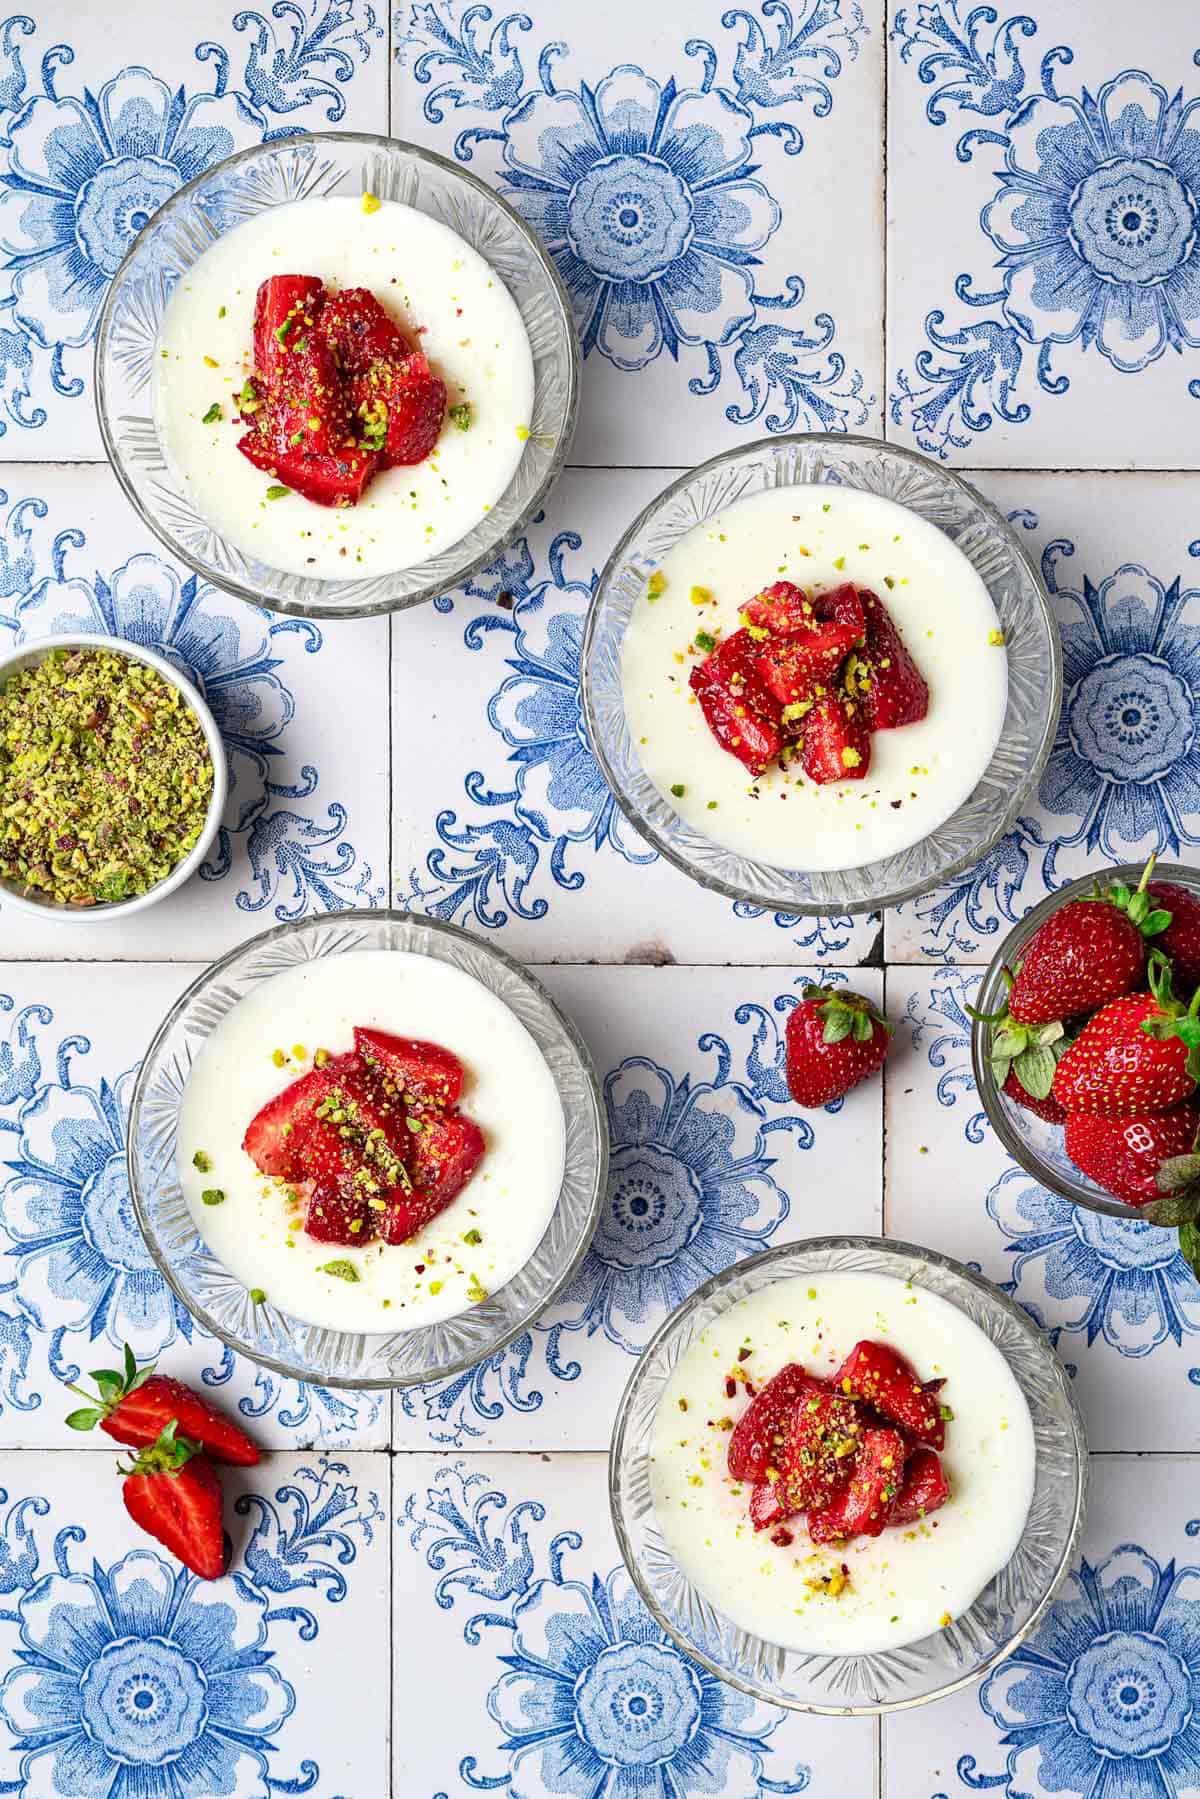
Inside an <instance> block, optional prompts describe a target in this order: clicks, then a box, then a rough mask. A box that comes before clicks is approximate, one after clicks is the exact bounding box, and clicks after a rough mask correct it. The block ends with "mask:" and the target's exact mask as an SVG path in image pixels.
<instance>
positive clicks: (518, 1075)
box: [178, 950, 564, 1332]
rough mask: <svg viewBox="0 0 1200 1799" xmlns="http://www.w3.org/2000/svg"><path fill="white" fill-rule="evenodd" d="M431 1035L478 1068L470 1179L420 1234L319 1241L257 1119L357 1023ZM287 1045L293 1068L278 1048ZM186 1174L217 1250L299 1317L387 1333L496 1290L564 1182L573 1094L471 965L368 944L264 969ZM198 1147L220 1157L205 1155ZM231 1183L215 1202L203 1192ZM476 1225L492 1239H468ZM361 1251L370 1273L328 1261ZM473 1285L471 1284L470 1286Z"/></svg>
mask: <svg viewBox="0 0 1200 1799" xmlns="http://www.w3.org/2000/svg"><path fill="white" fill-rule="evenodd" d="M356 1024H358V1025H367V1026H371V1027H374V1028H376V1029H378V1030H384V1031H391V1032H393V1033H394V1034H396V1035H397V1036H403V1037H419V1038H425V1039H427V1040H429V1041H431V1042H434V1043H439V1044H441V1045H442V1047H443V1048H445V1049H448V1050H450V1051H451V1052H452V1054H454V1055H455V1056H457V1057H458V1059H459V1061H460V1062H461V1063H462V1065H463V1068H464V1070H465V1079H464V1081H463V1092H462V1099H461V1101H460V1105H461V1109H462V1111H463V1113H464V1114H465V1115H466V1116H467V1117H469V1118H472V1119H473V1120H474V1121H475V1123H476V1124H477V1125H478V1126H479V1127H480V1129H481V1130H482V1132H483V1135H484V1138H485V1141H486V1145H487V1148H486V1151H485V1154H484V1157H483V1160H482V1161H481V1162H480V1164H479V1167H478V1168H477V1169H476V1171H475V1174H474V1175H473V1176H472V1178H471V1180H470V1181H468V1183H467V1185H466V1186H465V1187H464V1188H463V1190H462V1192H461V1193H460V1194H459V1195H458V1198H457V1199H455V1200H454V1201H453V1202H452V1203H451V1204H450V1205H449V1206H447V1208H446V1210H445V1211H444V1212H441V1213H440V1214H439V1215H438V1216H437V1217H436V1218H435V1219H433V1220H432V1221H431V1223H430V1224H429V1225H427V1227H426V1228H425V1229H424V1230H423V1231H421V1232H420V1234H419V1235H418V1236H416V1237H414V1238H413V1239H412V1241H411V1242H409V1243H399V1244H391V1245H389V1244H385V1243H381V1242H378V1241H376V1242H373V1243H369V1244H367V1245H366V1246H365V1247H363V1248H361V1249H360V1248H357V1247H355V1246H344V1245H342V1244H340V1243H317V1242H314V1241H313V1239H312V1238H311V1237H308V1236H306V1235H305V1233H304V1231H303V1230H302V1229H301V1228H299V1226H297V1227H296V1228H294V1229H290V1230H289V1228H288V1222H287V1214H286V1210H285V1206H284V1201H283V1197H282V1191H281V1187H282V1183H278V1182H275V1181H271V1180H267V1179H265V1178H264V1176H262V1175H261V1174H260V1173H259V1172H258V1169H257V1168H256V1167H255V1166H254V1163H253V1162H252V1161H251V1159H250V1157H249V1156H248V1155H247V1154H246V1152H245V1150H243V1148H242V1138H243V1136H244V1135H245V1131H246V1126H247V1125H248V1124H249V1123H250V1121H251V1119H252V1118H253V1117H254V1116H255V1114H256V1113H257V1112H258V1111H259V1109H260V1108H261V1107H262V1106H264V1105H265V1104H266V1102H267V1101H268V1100H269V1099H272V1098H273V1097H274V1096H275V1094H277V1093H280V1092H282V1091H283V1089H284V1088H285V1087H286V1086H287V1085H288V1083H289V1081H291V1080H292V1079H294V1078H296V1077H297V1076H298V1075H301V1074H304V1073H305V1072H307V1070H308V1068H310V1067H311V1066H312V1057H313V1054H314V1052H315V1051H316V1050H317V1049H326V1050H329V1051H330V1053H331V1054H341V1053H343V1052H344V1051H347V1050H349V1049H352V1048H353V1031H354V1026H355V1025H356ZM276 1050H281V1051H282V1052H283V1053H284V1055H285V1056H286V1057H287V1061H286V1064H285V1066H284V1067H282V1068H280V1067H278V1066H277V1065H276V1062H275V1052H276ZM178 1142H179V1149H178V1159H179V1167H178V1173H179V1179H180V1182H181V1184H182V1187H183V1191H184V1195H185V1197H186V1199H187V1202H188V1205H189V1206H190V1208H191V1211H192V1215H193V1217H194V1218H195V1220H196V1227H197V1229H198V1230H199V1232H200V1235H201V1236H202V1237H203V1238H204V1240H205V1241H206V1243H207V1244H208V1246H209V1248H210V1249H211V1250H212V1252H213V1254H214V1255H215V1256H217V1257H218V1258H219V1260H220V1261H221V1262H223V1263H224V1264H225V1266H226V1267H227V1268H228V1269H229V1270H230V1272H231V1273H232V1274H234V1275H236V1277H237V1278H238V1279H239V1280H241V1281H244V1282H245V1284H246V1286H247V1287H249V1288H255V1287H259V1288H261V1289H262V1290H263V1292H264V1293H265V1294H266V1296H267V1299H268V1301H269V1302H270V1303H271V1304H272V1305H275V1306H278V1307H280V1308H281V1309H282V1310H283V1311H285V1312H291V1313H293V1314H294V1315H295V1316H296V1317H297V1318H304V1319H307V1320H308V1321H309V1322H310V1323H313V1324H320V1325H329V1326H331V1327H332V1328H334V1329H337V1330H347V1331H366V1332H381V1331H388V1332H390V1331H395V1330H407V1329H411V1328H413V1327H415V1326H416V1325H423V1324H434V1323H437V1322H438V1321H439V1320H441V1319H443V1318H449V1317H451V1316H452V1315H453V1314H454V1313H456V1312H462V1311H465V1310H466V1309H467V1308H468V1307H469V1306H470V1305H472V1304H474V1303H476V1302H477V1299H478V1296H479V1295H480V1294H481V1293H483V1294H488V1293H494V1292H496V1291H497V1289H498V1288H500V1287H502V1286H503V1285H504V1283H505V1282H506V1281H507V1280H510V1279H511V1278H512V1276H513V1275H514V1274H516V1272H517V1270H518V1269H520V1268H521V1267H523V1266H524V1264H525V1263H526V1262H527V1261H528V1260H529V1257H530V1256H531V1255H532V1253H533V1251H534V1250H535V1249H536V1248H537V1245H538V1243H539V1242H540V1240H541V1237H542V1233H543V1231H544V1230H545V1228H546V1225H547V1224H548V1222H549V1220H550V1215H551V1213H552V1212H553V1210H554V1206H555V1203H556V1201H557V1199H558V1192H559V1187H560V1186H561V1184H562V1173H563V1156H564V1126H563V1115H562V1106H561V1104H560V1102H559V1098H558V1091H557V1089H556V1087H555V1085H554V1081H553V1078H552V1077H551V1074H550V1070H549V1069H548V1068H547V1066H546V1063H545V1060H544V1058H543V1056H542V1053H541V1051H540V1050H539V1049H538V1046H537V1044H536V1043H535V1042H534V1040H533V1038H532V1037H531V1036H530V1035H529V1032H528V1031H527V1030H526V1029H525V1026H524V1025H523V1024H521V1022H520V1021H519V1019H517V1018H516V1017H514V1015H513V1014H512V1013H511V1012H510V1011H509V1009H508V1007H507V1006H505V1005H504V1004H502V1002H501V1001H500V1000H498V999H497V998H496V997H495V996H494V995H493V994H491V993H488V992H487V991H486V989H485V988H483V987H481V986H480V985H479V983H478V982H477V981H474V980H472V979H471V977H470V975H467V974H464V973H462V972H461V970H459V969H457V968H451V967H449V966H448V965H447V964H446V963H444V962H437V961H434V960H433V959H432V958H430V957H428V956H418V955H411V954H408V953H400V952H388V951H384V950H363V951H357V952H351V953H349V954H347V955H342V956H324V957H320V958H318V959H317V960H314V961H312V962H309V963H306V964H305V965H304V966H303V967H301V968H293V969H289V970H287V972H286V973H283V974H278V975H275V976H274V977H273V978H272V979H270V980H269V981H264V982H263V983H262V984H261V986H259V987H258V988H257V989H256V990H255V991H254V992H253V993H250V994H248V995H247V996H246V998H244V999H242V1000H240V1001H239V1002H238V1004H237V1005H236V1006H235V1007H234V1008H233V1010H232V1011H231V1012H229V1013H228V1014H227V1016H226V1017H225V1018H223V1019H222V1021H221V1023H220V1024H219V1025H218V1026H217V1028H216V1030H215V1031H214V1032H213V1033H212V1036H211V1037H210V1038H209V1039H208V1042H207V1043H206V1044H205V1046H204V1048H203V1050H202V1051H201V1053H200V1055H199V1056H198V1057H197V1059H196V1062H195V1065H194V1066H193V1068H192V1072H191V1074H190V1076H189V1077H188V1083H187V1088H186V1090H185V1092H184V1096H183V1104H182V1107H181V1112H180V1120H179V1138H178ZM197 1150H199V1151H201V1152H202V1154H203V1156H204V1157H206V1158H207V1160H208V1161H209V1163H211V1167H209V1168H208V1169H206V1170H205V1171H204V1172H203V1173H201V1172H199V1171H198V1170H197V1169H196V1168H195V1167H194V1166H193V1157H194V1156H195V1154H196V1152H197ZM213 1188H215V1189H217V1190H219V1191H220V1192H222V1193H224V1195H225V1198H224V1201H223V1202H222V1203H221V1204H220V1205H216V1206H213V1205H205V1204H204V1203H203V1201H202V1199H201V1194H202V1193H203V1192H204V1191H205V1189H213ZM475 1231H478V1233H479V1237H480V1241H479V1242H478V1243H477V1244H476V1243H472V1244H468V1243H466V1242H464V1237H465V1235H466V1234H467V1233H468V1232H475ZM331 1261H350V1262H352V1263H353V1264H354V1267H355V1268H356V1269H357V1271H358V1275H359V1279H358V1280H357V1281H356V1282H354V1281H346V1280H342V1279H339V1278H338V1277H337V1276H336V1275H330V1274H325V1273H322V1272H321V1264H322V1263H328V1262H331ZM473 1296H474V1297H473Z"/></svg>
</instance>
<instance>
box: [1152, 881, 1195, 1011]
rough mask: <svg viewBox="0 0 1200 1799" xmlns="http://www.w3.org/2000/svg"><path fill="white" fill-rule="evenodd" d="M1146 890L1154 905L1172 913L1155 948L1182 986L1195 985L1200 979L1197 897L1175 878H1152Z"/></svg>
mask: <svg viewBox="0 0 1200 1799" xmlns="http://www.w3.org/2000/svg"><path fill="white" fill-rule="evenodd" d="M1146 892H1147V893H1148V894H1149V895H1150V897H1151V899H1152V900H1153V901H1154V904H1155V906H1156V907H1158V908H1161V910H1163V911H1164V912H1169V913H1170V915H1171V922H1170V924H1169V925H1167V926H1166V928H1165V930H1163V931H1162V932H1161V933H1160V935H1159V936H1158V938H1157V940H1156V943H1155V948H1156V949H1160V950H1161V951H1162V953H1163V955H1164V956H1166V958H1167V960H1168V961H1169V962H1170V964H1171V968H1172V970H1173V972H1174V975H1175V979H1176V980H1177V981H1178V982H1179V983H1180V985H1181V986H1183V987H1191V986H1194V985H1195V983H1196V982H1197V981H1200V899H1198V898H1197V896H1196V895H1195V894H1194V893H1189V891H1188V889H1187V888H1186V887H1177V886H1176V884H1175V882H1174V881H1151V882H1150V884H1149V886H1148V887H1147V889H1146Z"/></svg>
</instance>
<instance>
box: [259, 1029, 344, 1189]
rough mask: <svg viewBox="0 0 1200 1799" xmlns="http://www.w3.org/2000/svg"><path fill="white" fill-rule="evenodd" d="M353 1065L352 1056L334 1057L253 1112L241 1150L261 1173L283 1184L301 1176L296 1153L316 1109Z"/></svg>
mask: <svg viewBox="0 0 1200 1799" xmlns="http://www.w3.org/2000/svg"><path fill="white" fill-rule="evenodd" d="M356 1066H357V1064H356V1063H355V1060H354V1058H353V1057H352V1056H336V1057H334V1058H333V1060H332V1061H329V1062H327V1063H326V1064H325V1066H324V1068H313V1069H311V1070H310V1071H309V1073H308V1074H305V1075H301V1076H300V1078H299V1079H298V1080H295V1081H292V1082H291V1083H290V1084H289V1085H288V1086H286V1087H285V1088H284V1089H283V1092H282V1093H277V1094H276V1096H275V1098H274V1099H269V1100H268V1101H267V1103H266V1105H265V1106H263V1107H261V1108H260V1110H259V1111H257V1112H256V1113H255V1115H254V1117H253V1118H252V1119H251V1120H250V1123H249V1125H248V1126H247V1128H246V1134H245V1136H244V1137H243V1138H242V1148H243V1149H244V1150H245V1152H246V1154H247V1155H248V1156H249V1157H250V1160H251V1161H252V1162H253V1163H254V1166H255V1167H256V1168H257V1169H258V1170H259V1172H260V1173H262V1174H266V1175H270V1176H272V1177H274V1178H277V1179H279V1180H284V1181H290V1180H297V1179H302V1178H303V1177H304V1175H305V1173H306V1170H305V1169H304V1167H303V1166H302V1164H301V1161H300V1158H299V1153H298V1152H299V1150H300V1146H301V1144H302V1142H303V1141H304V1140H305V1137H306V1136H307V1134H308V1133H309V1132H310V1131H311V1129H312V1127H313V1125H314V1122H315V1116H316V1109H317V1107H318V1106H319V1105H320V1103H321V1101H322V1100H323V1099H324V1098H325V1097H326V1095H327V1094H328V1093H329V1091H330V1088H331V1087H332V1086H333V1085H334V1084H335V1083H336V1081H337V1080H338V1079H339V1078H340V1077H341V1076H342V1075H343V1074H346V1073H349V1072H350V1071H351V1070H352V1069H353V1068H355V1067H356Z"/></svg>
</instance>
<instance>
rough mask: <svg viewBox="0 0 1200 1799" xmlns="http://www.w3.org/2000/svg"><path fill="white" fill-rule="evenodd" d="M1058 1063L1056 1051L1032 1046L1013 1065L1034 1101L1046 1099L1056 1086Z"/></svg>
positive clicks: (1040, 1046) (1042, 1046) (1041, 1046)
mask: <svg viewBox="0 0 1200 1799" xmlns="http://www.w3.org/2000/svg"><path fill="white" fill-rule="evenodd" d="M1057 1066H1058V1063H1057V1061H1056V1060H1055V1056H1054V1051H1053V1050H1052V1049H1048V1048H1047V1047H1046V1046H1045V1045H1035V1046H1031V1047H1030V1048H1029V1049H1027V1050H1024V1051H1023V1052H1022V1053H1021V1055H1019V1056H1018V1057H1017V1059H1016V1061H1015V1062H1014V1063H1013V1067H1014V1068H1015V1069H1016V1071H1017V1079H1018V1080H1019V1081H1020V1083H1021V1085H1022V1087H1024V1089H1025V1091H1026V1093H1028V1094H1029V1095H1030V1096H1031V1097H1032V1098H1033V1099H1045V1098H1046V1096H1047V1094H1048V1093H1049V1092H1050V1089H1051V1087H1052V1086H1053V1084H1054V1070H1055V1069H1056V1068H1057Z"/></svg>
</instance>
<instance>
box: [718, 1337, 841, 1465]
mask: <svg viewBox="0 0 1200 1799" xmlns="http://www.w3.org/2000/svg"><path fill="white" fill-rule="evenodd" d="M828 1391H829V1389H828V1388H827V1387H826V1386H825V1384H824V1382H823V1381H819V1380H817V1379H816V1377H815V1376H814V1375H811V1374H809V1373H808V1372H807V1371H806V1370H805V1369H803V1368H801V1366H800V1364H799V1363H798V1362H789V1363H788V1364H787V1366H786V1367H784V1368H781V1369H780V1370H779V1373H778V1374H776V1375H773V1376H772V1377H771V1379H770V1380H769V1381H768V1382H767V1384H766V1386H765V1387H760V1388H759V1390H758V1392H757V1393H756V1394H755V1396H754V1398H753V1399H752V1400H751V1401H750V1404H749V1406H748V1407H747V1408H746V1410H745V1411H744V1412H743V1413H742V1415H741V1417H740V1418H739V1419H738V1421H737V1424H736V1425H735V1427H734V1431H733V1435H732V1436H731V1437H730V1439H729V1454H728V1458H727V1459H728V1467H729V1472H730V1474H731V1476H732V1477H733V1479H734V1480H753V1481H757V1480H761V1479H762V1476H763V1473H764V1471H765V1469H766V1466H767V1463H768V1462H769V1461H770V1460H771V1452H772V1449H773V1448H775V1447H778V1445H779V1444H780V1443H782V1441H783V1438H782V1435H781V1433H782V1431H783V1428H784V1425H785V1423H786V1421H787V1418H788V1414H789V1413H790V1412H791V1410H792V1407H793V1406H794V1405H795V1404H796V1403H797V1401H799V1400H801V1399H807V1398H810V1397H811V1396H812V1394H813V1393H820V1392H828Z"/></svg>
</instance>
